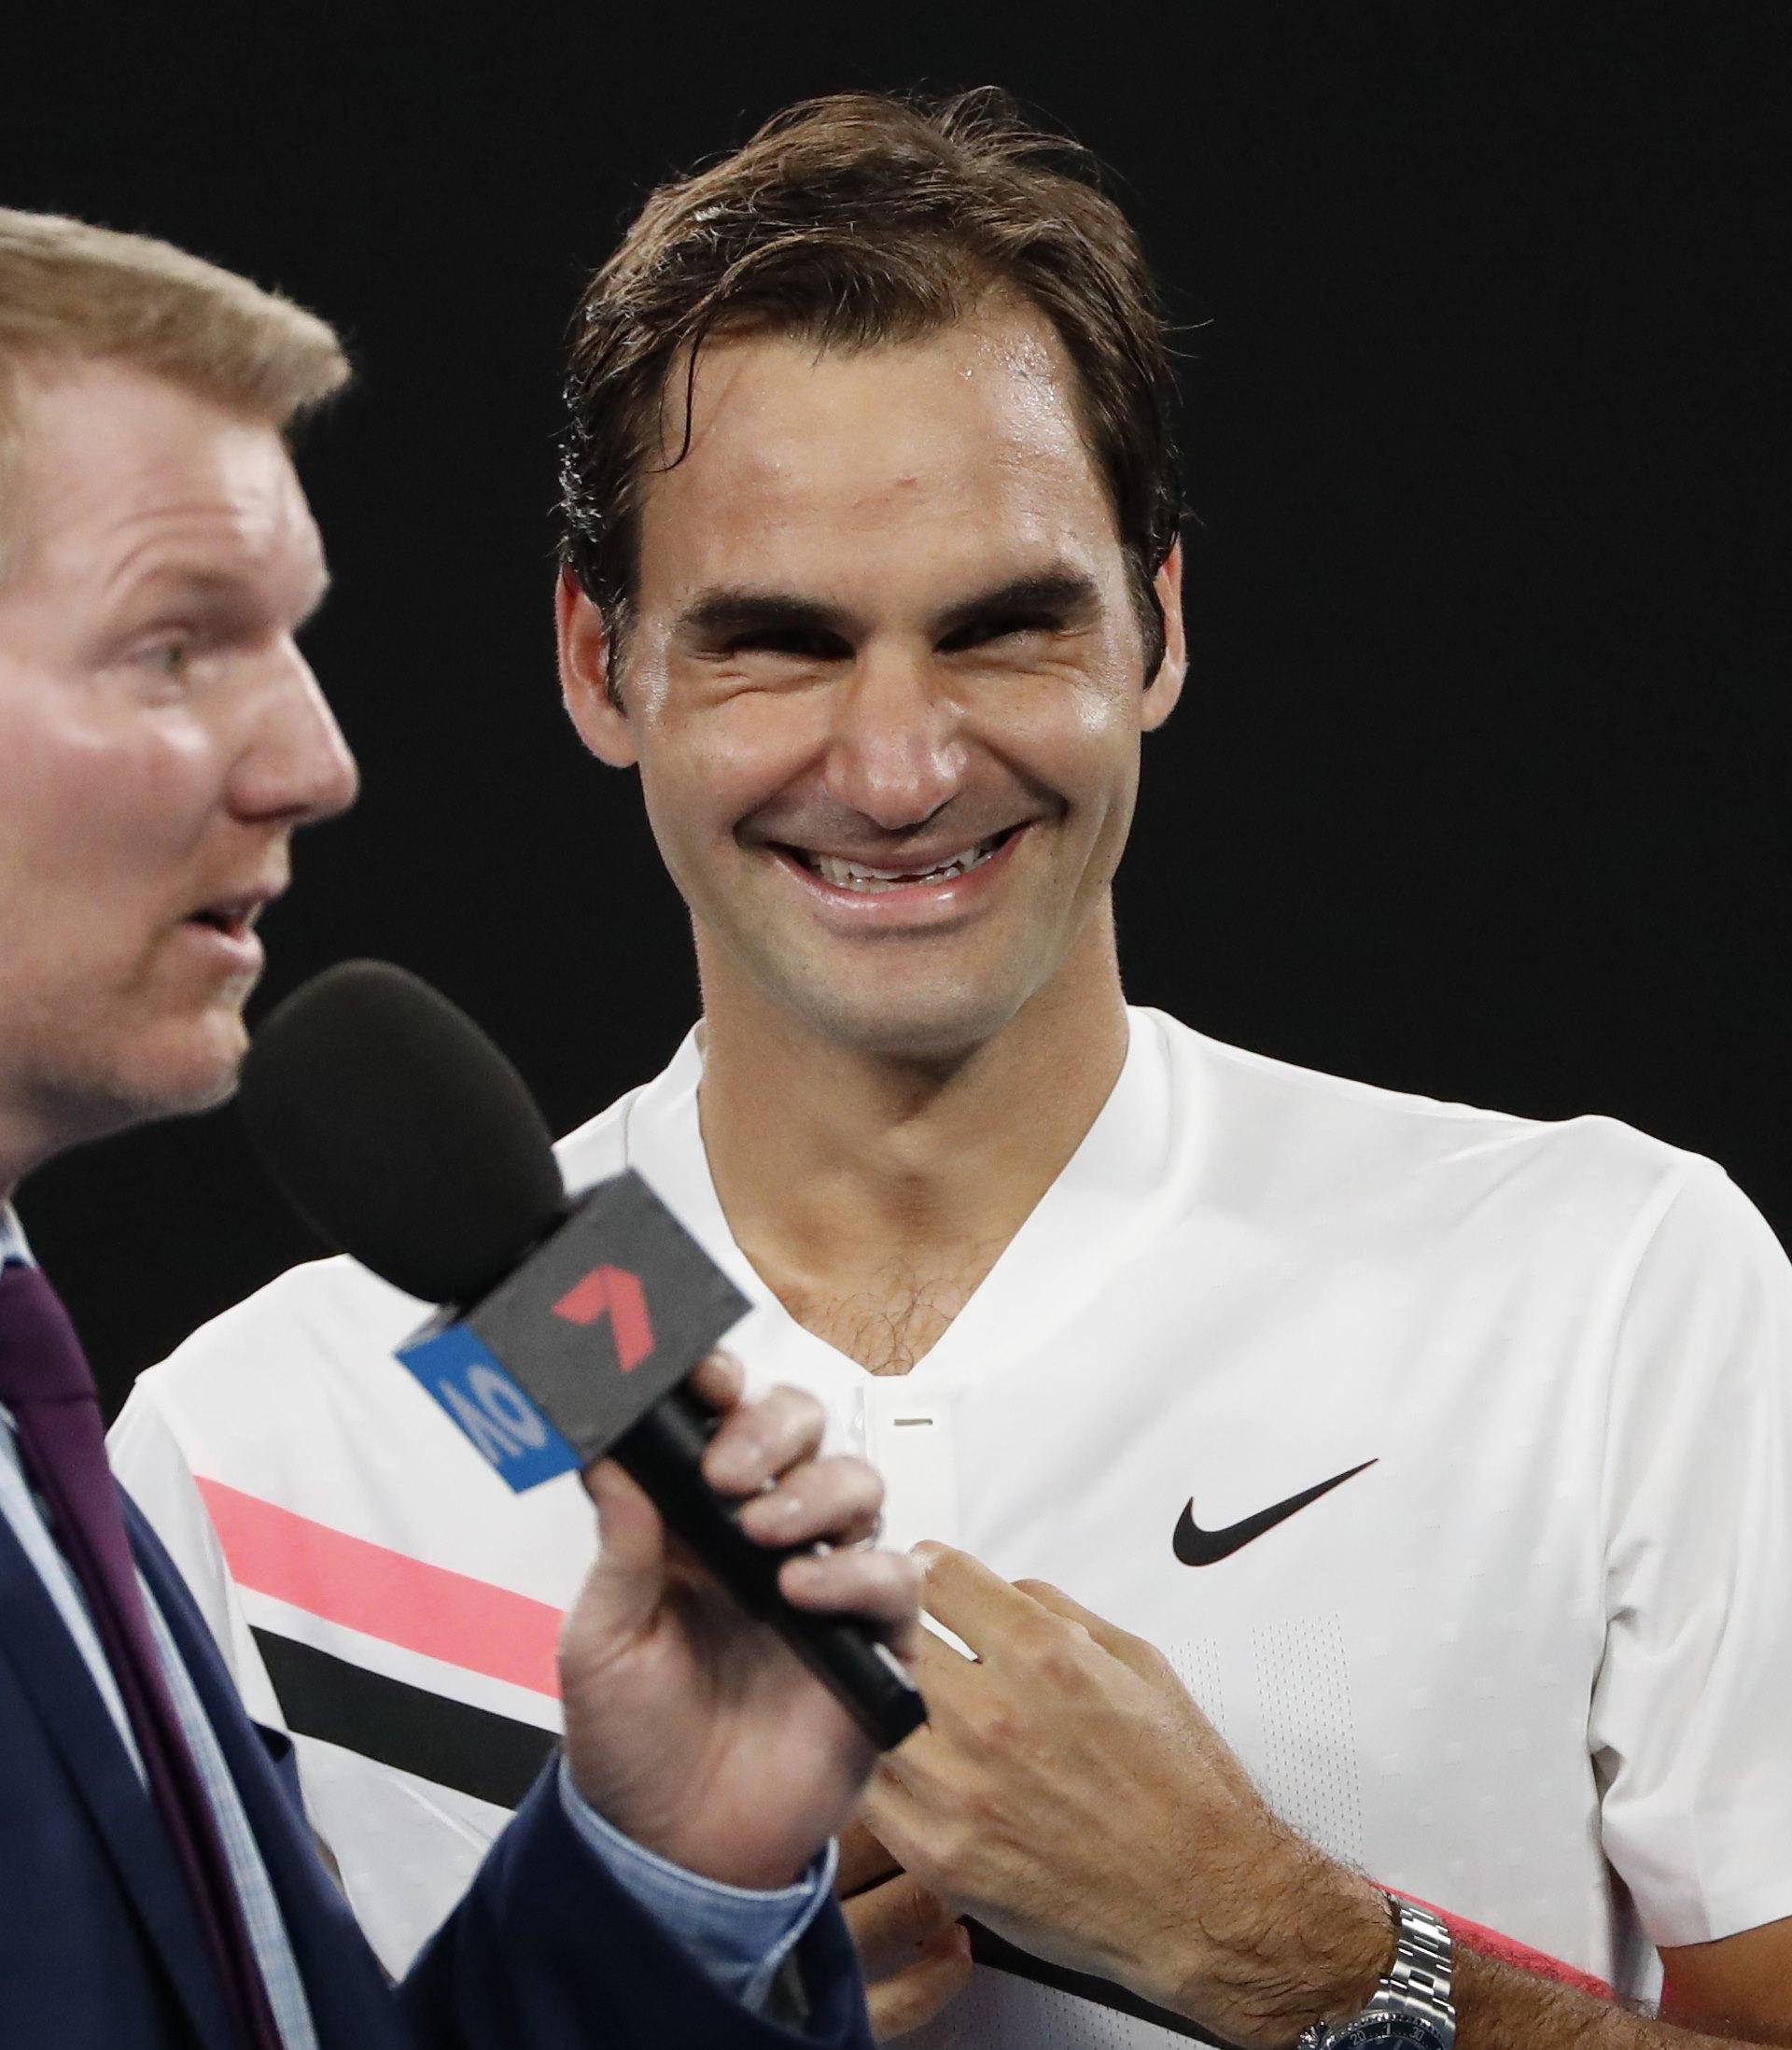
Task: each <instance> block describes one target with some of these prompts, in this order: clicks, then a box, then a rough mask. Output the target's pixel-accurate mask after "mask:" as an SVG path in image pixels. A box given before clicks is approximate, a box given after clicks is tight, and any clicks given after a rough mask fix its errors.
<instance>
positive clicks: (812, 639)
mask: <svg viewBox="0 0 1792 2050" xmlns="http://www.w3.org/2000/svg"><path fill="white" fill-rule="evenodd" d="M724 652H725V653H728V654H731V655H742V654H772V655H785V656H788V657H790V658H791V659H793V660H796V661H800V662H827V661H834V660H837V659H838V658H839V657H840V656H842V655H844V654H845V653H847V647H846V644H845V643H844V642H843V641H840V640H838V639H835V638H834V637H833V635H832V634H818V633H807V632H805V631H804V630H803V629H802V628H801V627H797V626H791V627H768V628H766V629H765V631H764V632H763V633H756V634H736V635H735V638H734V639H732V640H731V641H729V643H728V645H727V648H726V650H725V651H724Z"/></svg>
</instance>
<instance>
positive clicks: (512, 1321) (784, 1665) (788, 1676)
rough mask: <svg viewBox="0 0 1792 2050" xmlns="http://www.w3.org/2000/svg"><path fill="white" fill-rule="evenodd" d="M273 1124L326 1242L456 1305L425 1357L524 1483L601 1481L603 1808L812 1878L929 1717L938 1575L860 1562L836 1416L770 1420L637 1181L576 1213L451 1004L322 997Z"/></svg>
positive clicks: (725, 1317)
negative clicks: (828, 1451)
mask: <svg viewBox="0 0 1792 2050" xmlns="http://www.w3.org/2000/svg"><path fill="white" fill-rule="evenodd" d="M242 1104H243V1110H244V1114H245V1118H246V1121H247V1123H248V1126H249V1130H250V1132H251V1135H252V1137H253V1138H254V1139H255V1141H256V1144H257V1145H258V1147H259V1150H260V1152H261V1153H262V1155H263V1157H264V1158H265V1159H266V1161H267V1163H268V1165H269V1166H270V1168H271V1169H272V1171H273V1174H274V1176H275V1179H276V1180H277V1181H278V1182H279V1183H280V1184H281V1186H283V1187H284V1188H285V1190H286V1192H287V1195H288V1197H289V1198H290V1199H291V1200H292V1201H293V1202H294V1204H295V1206H296V1207H297V1208H298V1209H299V1210H300V1211H301V1213H302V1214H303V1215H305V1216H306V1217H307V1218H309V1220H310V1221H311V1222H312V1223H313V1224H314V1225H315V1227H317V1229H319V1230H320V1231H321V1232H322V1233H323V1234H324V1236H325V1237H326V1238H328V1239H329V1240H330V1241H331V1242H332V1243H335V1244H337V1245H339V1246H341V1247H342V1248H343V1250H344V1251H345V1252H347V1253H349V1254H351V1255H352V1256H354V1257H356V1258H357V1259H359V1260H360V1261H362V1263H363V1264H364V1265H366V1266H368V1267H370V1268H371V1269H372V1271H374V1272H375V1273H378V1274H380V1275H382V1276H384V1277H385V1279H386V1280H387V1281H390V1282H392V1283H393V1284H394V1285H397V1286H398V1287H399V1288H401V1289H403V1290H405V1291H406V1292H407V1293H408V1294H411V1295H413V1296H418V1297H421V1298H422V1299H425V1300H426V1301H432V1302H439V1303H441V1304H442V1305H443V1306H444V1307H443V1309H442V1310H441V1313H439V1314H438V1315H437V1316H436V1317H435V1318H433V1319H432V1320H431V1321H430V1322H429V1324H428V1325H427V1326H426V1327H425V1328H424V1329H423V1330H422V1331H421V1332H419V1333H418V1334H417V1335H416V1336H415V1338H413V1340H412V1341H409V1342H408V1343H407V1344H406V1345H405V1346H403V1347H402V1348H400V1352H399V1357H400V1358H401V1359H402V1360H403V1362H404V1364H405V1365H406V1366H407V1367H409V1368H410V1369H411V1370H412V1372H413V1373H414V1374H415V1375H416V1377H417V1378H418V1380H419V1381H420V1382H422V1383H424V1385H425V1386H426V1387H427V1388H428V1390H429V1392H430V1393H431V1394H432V1395H433V1396H434V1397H435V1398H436V1399H437V1400H438V1401H439V1402H440V1403H441V1406H442V1408H443V1409H444V1410H445V1411H447V1412H448V1414H449V1415H450V1416H451V1417H452V1418H453V1419H454V1421H455V1423H456V1425H458V1426H459V1427H460V1428H461V1430H462V1431H463V1432H464V1433H465V1434H466V1436H467V1437H468V1438H469V1440H470V1441H471V1443H472V1444H473V1446H474V1447H475V1448H476V1449H477V1450H478V1451H479V1453H481V1454H483V1457H484V1458H485V1459H486V1460H487V1461H488V1462H489V1464H490V1465H491V1466H492V1467H494V1468H495V1469H496V1470H497V1472H498V1474H499V1475H500V1476H501V1477H502V1478H503V1479H504V1480H505V1481H507V1482H508V1483H509V1484H510V1485H511V1487H512V1488H516V1489H523V1488H527V1487H531V1486H534V1485H536V1484H537V1483H538V1482H539V1481H545V1480H548V1479H551V1478H552V1477H553V1476H554V1475H555V1474H558V1473H563V1472H567V1471H571V1470H582V1471H583V1474H584V1481H585V1486H586V1488H587V1491H588V1492H589V1493H590V1494H591V1495H592V1497H593V1499H594V1500H595V1502H596V1503H597V1505H598V1509H599V1512H600V1515H601V1519H602V1525H603V1547H602V1551H601V1553H600V1556H599V1558H598V1560H597V1563H596V1565H595V1567H594V1569H593V1571H592V1574H591V1576H590V1579H589V1580H588V1581H587V1583H586V1585H585V1588H584V1589H583V1591H582V1592H581V1595H580V1597H579V1599H578V1601H577V1603H576V1604H575V1605H574V1607H573V1608H572V1610H571V1611H569V1613H568V1616H567V1623H566V1627H565V1630H564V1632H563V1635H562V1640H561V1679H562V1689H563V1693H564V1697H565V1709H566V1725H567V1761H568V1763H569V1765H570V1767H571V1770H572V1774H573V1777H574V1782H575V1784H576V1785H577V1786H578V1787H579V1788H580V1790H581V1792H582V1793H584V1794H585V1795H586V1798H587V1799H589V1800H591V1801H592V1803H593V1804H594V1805H595V1807H597V1808H598V1810H599V1812H600V1813H602V1814H604V1815H606V1816H607V1817H609V1819H610V1820H612V1821H613V1822H614V1823H616V1825H617V1826H618V1827H620V1828H622V1829H623V1830H624V1831H626V1832H628V1833H629V1834H630V1835H632V1836H634V1837H635V1838H636V1839H637V1841H638V1842H640V1843H643V1844H645V1845H647V1846H649V1847H650V1848H652V1849H655V1850H658V1851H660V1852H661V1853H662V1854H663V1855H665V1856H666V1857H668V1858H670V1859H672V1860H674V1861H675V1862H678V1863H681V1864H684V1865H686V1866H688V1867H690V1868H691V1869H693V1870H696V1871H699V1872H704V1873H706V1874H708V1875H709V1876H712V1877H716V1878H721V1879H726V1880H729V1881H731V1882H733V1883H735V1884H739V1885H746V1886H771V1885H778V1884H782V1883H784V1882H786V1881H788V1880H789V1879H790V1878H791V1877H792V1876H793V1875H794V1874H795V1873H796V1872H797V1871H798V1870H800V1869H801V1867H802V1866H803V1864H804V1863H805V1861H806V1860H807V1859H808V1858H809V1857H810V1856H811V1855H812V1853H813V1852H814V1850H815V1849H816V1848H817V1846H819V1844H820V1843H821V1842H823V1841H825V1839H826V1838H827V1837H828V1836H829V1835H830V1834H832V1833H834V1832H837V1831H838V1830H839V1829H840V1828H841V1827H842V1826H844V1823H845V1821H846V1819H847V1816H848V1814H849V1812H850V1809H851V1806H852V1804H853V1801H854V1798H855V1797H856V1795H857V1793H858V1791H859V1790H860V1788H861V1786H862V1784H863V1781H864V1778H865V1776H866V1774H867V1773H868V1771H869V1769H870V1766H871V1763H872V1761H873V1758H874V1756H875V1749H879V1748H889V1747H890V1746H891V1745H894V1744H896V1743H899V1742H900V1741H901V1740H902V1738H903V1736H905V1735H907V1734H909V1732H910V1731H912V1730H913V1729H914V1728H915V1727H917V1724H918V1723H919V1722H920V1720H922V1717H923V1715H924V1708H923V1706H922V1704H921V1701H920V1696H919V1695H918V1693H917V1692H916V1690H915V1688H914V1685H913V1683H912V1681H911V1680H910V1679H909V1678H908V1675H907V1672H906V1670H905V1669H904V1666H903V1659H905V1658H912V1657H913V1656H914V1654H915V1651H916V1650H917V1644H918V1624H917V1586H918V1576H917V1571H916V1569H915V1568H914V1566H912V1565H911V1564H910V1562H908V1561H907V1560H905V1559H903V1558H901V1557H899V1556H897V1555H896V1554H893V1553H889V1552H874V1551H863V1550H857V1549H842V1548H846V1547H851V1546H854V1545H855V1543H856V1540H858V1539H860V1538H864V1537H866V1536H868V1535H869V1534H870V1532H871V1530H872V1529H873V1528H874V1527H875V1519H876V1514H877V1510H878V1508H879V1506H880V1504H881V1498H882V1486H881V1483H880V1482H879V1481H878V1480H877V1478H876V1476H875V1474H874V1473H873V1472H872V1470H871V1469H870V1468H869V1467H865V1466H864V1465H863V1463H862V1462H861V1461H858V1460H850V1459H822V1458H820V1457H819V1456H818V1454H819V1446H820V1439H821V1431H822V1412H821V1410H820V1407H819V1404H817V1403H816V1402H815V1401H814V1400H813V1399H812V1398H811V1397H806V1396H802V1395H799V1394H797V1393H796V1392H795V1391H794V1390H790V1389H780V1390H776V1391H774V1392H773V1393H772V1394H771V1395H769V1396H767V1397H764V1398H763V1400H761V1401H758V1402H755V1403H752V1404H744V1403H743V1402H742V1401H741V1397H740V1378H739V1369H738V1368H737V1367H735V1365H734V1363H733V1362H732V1361H729V1360H727V1359H726V1358H725V1357H724V1356H723V1355H716V1354H714V1353H713V1352H712V1348H713V1346H714V1343H715V1341H716V1339H717V1338H719V1337H720V1336H721V1333H722V1332H723V1331H725V1330H726V1329H727V1328H728V1327H729V1326H730V1325H732V1324H733V1323H735V1321H736V1319H737V1318H738V1317H739V1315H740V1314H741V1313H743V1312H744V1310H745V1309H746V1308H747V1307H748V1305H747V1303H746V1300H745V1299H744V1298H742V1297H741V1296H740V1294H739V1292H738V1291H737V1290H735V1287H734V1286H733V1285H732V1284H731V1283H730V1282H729V1281H728V1279H727V1277H726V1276H725V1275H723V1274H722V1273H721V1271H720V1270H719V1269H718V1268H717V1267H716V1266H715V1264H714V1263H713V1262H712V1261H711V1260H710V1259H709V1258H708V1257H707V1255H706V1254H705V1253H704V1252H703V1250H702V1248H701V1247H700V1246H698V1245H697V1244H696V1243H695V1241H694V1240H693V1239H692V1238H691V1237H690V1235H689V1234H688V1233H687V1232H685V1231H684V1229H682V1227H681V1226H679V1224H678V1222H677V1220H676V1219H674V1218H673V1217H672V1216H671V1215H670V1214H669V1213H668V1212H667V1211H666V1210H665V1207H664V1206H663V1205H662V1204H660V1203H659V1201H657V1199H656V1198H655V1197H654V1196H653V1194H652V1192H651V1190H650V1189H648V1187H647V1186H646V1185H645V1184H644V1183H642V1182H641V1181H640V1180H639V1178H638V1177H637V1176H635V1175H633V1174H626V1173H625V1174H623V1175H619V1176H616V1177H614V1178H612V1179H611V1180H609V1181H607V1182H604V1183H600V1184H599V1185H597V1186H596V1187H595V1188H594V1189H591V1190H588V1191H586V1192H584V1193H583V1194H582V1195H581V1196H580V1197H578V1198H577V1199H571V1200H569V1199H568V1198H567V1193H566V1190H565V1188H564V1186H563V1184H562V1182H561V1177H560V1171H559V1167H558V1165H557V1163H556V1162H555V1160H554V1158H553V1150H552V1146H551V1144H550V1143H549V1139H548V1133H547V1130H546V1127H545V1125H544V1124H543V1123H542V1120H541V1116H540V1113H539V1110H538V1109H537V1107H536V1105H535V1103H534V1101H533V1099H532V1098H531V1097H530V1096H529V1094H528V1091H527V1089H526V1088H525V1086H524V1084H523V1082H522V1080H521V1078H520V1077H519V1076H518V1075H517V1074H516V1072H515V1070H514V1069H513V1068H512V1067H511V1065H510V1063H509V1062H508V1061H507V1060H505V1059H504V1057H503V1056H502V1055H501V1054H500V1053H499V1052H498V1051H497V1048H496V1047H495V1046H493V1045H492V1044H491V1042H490V1041H489V1040H487V1039H486V1038H485V1037H484V1035H483V1033H482V1032H479V1030H478V1028H477V1027H475V1026H474V1025H473V1024H472V1023H471V1021H470V1020H469V1019H468V1018H466V1017H464V1016H463V1015H462V1014H461V1013H460V1012H459V1011H457V1010H455V1007H454V1006H453V1005H452V1004H449V1003H448V1002H447V1001H446V999H444V998H442V997H441V996H440V995H439V994H438V993H437V992H436V991H435V990H431V989H430V988H429V987H428V985H427V984H425V983H422V982H420V981H418V980H417V979H416V978H415V977H413V976H409V975H406V974H405V973H404V972H403V971H401V970H399V969H396V968H393V967H391V966H390V965H388V964H385V963H382V962H351V963H346V964H344V965H343V966H341V967H338V968H335V969H331V970H329V972H328V973H326V974H325V975H323V976H318V977H317V978H316V979H315V981H313V982H312V983H310V984H308V985H306V987H305V988H304V989H302V990H299V991H298V992H296V993H295V994H294V995H293V996H292V997H290V998H288V999H287V1002H286V1003H285V1004H281V1005H280V1006H279V1007H278V1008H277V1009H276V1010H275V1011H274V1012H273V1014H272V1015H271V1016H270V1017H269V1018H267V1019H266V1020H265V1021H264V1023H263V1024H262V1026H261V1028H260V1030H259V1032H258V1033H257V1035H256V1039H255V1044H254V1046H253V1047H252V1048H251V1051H250V1054H249V1058H248V1060H247V1062H246V1064H245V1070H244V1076H243V1098H242ZM693 1369H695V1371H694V1372H693ZM606 1455H613V1456H606ZM619 1469H623V1470H619ZM630 1476H632V1477H633V1478H632V1479H631V1478H629V1477H630ZM668 1530H669V1532H670V1533H671V1535H672V1537H673V1538H676V1539H677V1540H678V1543H677V1544H676V1545H674V1546H670V1547H669V1546H668V1543H667V1533H668ZM724 1590H725V1592H724ZM791 1653H794V1654H795V1657H794V1659H793V1658H792V1657H791V1655H790V1654H791ZM797 1661H801V1662H802V1664H801V1665H799V1664H797ZM803 1665H806V1666H807V1667H808V1669H809V1673H810V1674H812V1675H814V1676H815V1677H816V1678H819V1680H820V1681H821V1682H822V1687H817V1686H816V1685H815V1684H814V1683H813V1681H812V1680H811V1679H810V1678H808V1677H807V1676H805V1673H804V1672H803V1670H802V1666H803ZM823 1689H825V1690H826V1691H825V1692H824V1691H823Z"/></svg>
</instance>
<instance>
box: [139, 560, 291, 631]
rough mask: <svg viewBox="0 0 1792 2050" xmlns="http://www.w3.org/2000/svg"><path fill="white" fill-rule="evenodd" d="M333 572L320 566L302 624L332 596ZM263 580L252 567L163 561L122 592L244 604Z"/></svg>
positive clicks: (195, 601)
mask: <svg viewBox="0 0 1792 2050" xmlns="http://www.w3.org/2000/svg"><path fill="white" fill-rule="evenodd" d="M329 589H330V575H329V570H328V569H320V570H319V572H318V576H317V580H316V582H315V584H313V585H312V587H311V589H310V591H309V593H308V594H307V596H306V598H305V603H304V610H303V611H301V613H300V615H299V624H300V625H304V624H306V623H308V622H309V621H311V620H313V619H315V617H316V616H317V613H318V611H319V609H320V608H321V607H322V605H323V602H324V600H325V599H326V598H327V597H329ZM121 595H122V596H124V597H128V598H130V599H131V600H133V601H134V602H141V601H144V600H148V601H150V602H152V603H160V602H161V601H163V600H164V599H168V598H173V599H176V600H179V601H182V602H188V603H193V604H198V605H226V606H240V605H241V604H242V603H243V601H244V600H245V598H249V597H256V596H259V580H258V579H257V577H256V576H255V575H254V573H253V572H252V571H248V570H242V569H209V568H204V567H202V566H200V565H198V564H187V563H165V564H159V565H158V566H157V567H155V568H154V569H147V570H145V571H144V572H143V573H142V574H141V575H139V576H137V577H133V578H132V579H130V580H129V582H128V583H126V584H125V586H124V588H123V592H122V594H121Z"/></svg>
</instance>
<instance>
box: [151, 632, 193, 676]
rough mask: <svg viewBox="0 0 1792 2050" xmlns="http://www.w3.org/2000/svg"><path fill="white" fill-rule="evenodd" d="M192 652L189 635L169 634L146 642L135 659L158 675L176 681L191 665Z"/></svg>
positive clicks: (191, 642)
mask: <svg viewBox="0 0 1792 2050" xmlns="http://www.w3.org/2000/svg"><path fill="white" fill-rule="evenodd" d="M193 653H194V650H193V641H192V637H191V636H190V635H189V634H170V635H168V636H166V637H165V638H164V639H161V640H151V641H148V642H146V643H145V645H144V646H143V648H142V649H141V650H140V651H139V652H138V655H137V660H138V662H139V663H141V664H142V665H143V667H145V668H147V669H153V670H154V671H155V672H156V674H157V675H158V676H165V677H168V678H171V679H173V680H175V681H178V680H179V679H180V678H182V677H184V676H185V675H186V674H187V672H188V670H189V668H190V667H192V662H193Z"/></svg>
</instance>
